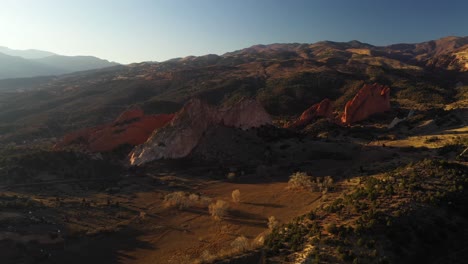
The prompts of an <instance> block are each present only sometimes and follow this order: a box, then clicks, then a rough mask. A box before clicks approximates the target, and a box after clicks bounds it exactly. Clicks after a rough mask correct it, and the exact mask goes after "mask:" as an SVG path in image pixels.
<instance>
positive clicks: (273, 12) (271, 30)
mask: <svg viewBox="0 0 468 264" xmlns="http://www.w3.org/2000/svg"><path fill="white" fill-rule="evenodd" d="M467 10H468V1H466V0H458V1H455V0H444V1H442V0H437V1H435V0H0V46H7V47H9V48H13V49H40V50H47V51H51V52H55V53H58V54H63V55H93V56H97V57H100V58H103V59H108V60H111V61H116V62H119V63H132V62H141V61H164V60H168V59H171V58H176V57H185V56H188V55H195V56H199V55H205V54H223V53H225V52H229V51H234V50H239V49H242V48H246V47H250V46H252V45H255V44H271V43H292V42H299V43H313V42H317V41H321V40H331V41H350V40H359V41H361V42H366V43H370V44H373V45H388V44H394V43H415V42H422V41H427V40H432V39H437V38H441V37H444V36H468V15H466V11H467Z"/></svg>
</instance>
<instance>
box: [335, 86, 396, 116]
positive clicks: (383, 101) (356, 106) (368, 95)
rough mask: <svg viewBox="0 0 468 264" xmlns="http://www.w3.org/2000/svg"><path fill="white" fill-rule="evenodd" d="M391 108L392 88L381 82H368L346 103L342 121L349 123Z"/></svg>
mask: <svg viewBox="0 0 468 264" xmlns="http://www.w3.org/2000/svg"><path fill="white" fill-rule="evenodd" d="M389 110H390V88H389V87H388V86H384V85H379V84H372V85H371V84H366V85H364V86H363V87H362V88H361V90H359V92H358V93H357V94H356V96H354V98H353V99H352V100H351V101H349V102H348V103H346V106H345V109H344V113H343V115H342V116H341V122H342V123H343V124H347V125H349V124H352V123H354V122H357V121H361V120H364V119H366V118H368V117H369V116H370V115H373V114H376V113H382V112H385V111H389Z"/></svg>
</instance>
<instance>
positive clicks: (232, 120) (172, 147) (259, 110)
mask: <svg viewBox="0 0 468 264" xmlns="http://www.w3.org/2000/svg"><path fill="white" fill-rule="evenodd" d="M271 123H272V120H271V117H270V116H269V115H268V114H267V113H266V111H265V109H264V108H263V107H262V106H261V105H260V104H259V103H258V102H257V101H255V100H252V99H243V100H241V101H240V102H238V103H236V104H234V105H232V106H228V107H222V108H216V107H214V106H211V105H208V104H206V103H204V102H202V101H201V100H199V99H192V100H190V101H189V102H187V103H186V104H185V106H184V107H183V108H182V109H181V110H180V111H179V112H178V113H177V114H176V115H175V117H174V119H173V120H172V122H171V123H170V124H169V125H167V126H165V127H163V128H161V129H159V130H157V131H156V132H155V133H154V134H153V135H152V136H151V137H150V138H149V139H148V140H147V141H146V142H145V143H144V144H142V145H140V146H137V147H135V148H134V149H133V151H132V152H131V153H130V155H129V161H130V164H132V165H141V164H144V163H147V162H150V161H153V160H158V159H163V158H171V159H174V158H183V157H186V156H187V155H189V154H190V152H191V151H192V150H193V149H194V148H195V147H196V146H197V145H198V142H199V141H200V139H201V138H202V137H203V135H204V134H205V132H206V131H207V129H208V128H209V127H211V126H215V125H224V126H228V127H237V128H241V129H248V128H252V127H259V126H262V125H267V124H271Z"/></svg>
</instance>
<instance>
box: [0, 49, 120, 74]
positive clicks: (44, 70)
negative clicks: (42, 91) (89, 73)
mask: <svg viewBox="0 0 468 264" xmlns="http://www.w3.org/2000/svg"><path fill="white" fill-rule="evenodd" d="M116 65H119V64H118V63H115V62H109V61H107V60H103V59H99V58H96V57H92V56H63V55H58V54H55V53H52V52H48V51H42V50H33V49H31V50H13V49H9V48H7V47H0V79H9V78H25V77H36V76H50V75H61V74H66V73H71V72H77V71H86V70H93V69H101V68H106V67H112V66H116Z"/></svg>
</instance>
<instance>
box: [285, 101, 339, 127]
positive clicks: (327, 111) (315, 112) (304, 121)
mask: <svg viewBox="0 0 468 264" xmlns="http://www.w3.org/2000/svg"><path fill="white" fill-rule="evenodd" d="M317 117H326V118H330V119H331V118H333V103H332V101H330V100H329V99H328V98H325V99H323V100H322V101H321V102H320V103H317V104H314V105H312V106H311V107H309V108H308V109H307V110H305V111H304V112H303V113H302V114H301V116H300V117H299V118H298V119H297V120H295V121H293V122H290V123H288V124H287V125H286V127H287V128H299V127H304V126H306V125H308V124H309V123H310V122H311V121H312V120H314V119H315V118H317Z"/></svg>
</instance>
